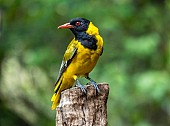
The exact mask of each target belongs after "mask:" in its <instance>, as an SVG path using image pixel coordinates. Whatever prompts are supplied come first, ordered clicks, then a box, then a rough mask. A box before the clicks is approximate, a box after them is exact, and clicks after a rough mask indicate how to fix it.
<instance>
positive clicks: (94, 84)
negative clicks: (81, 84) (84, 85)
mask: <svg viewBox="0 0 170 126" xmlns="http://www.w3.org/2000/svg"><path fill="white" fill-rule="evenodd" d="M86 79H88V80H89V81H90V82H91V84H92V85H93V87H94V88H95V90H96V93H97V94H99V93H100V89H99V87H98V86H97V83H96V82H95V81H94V80H93V79H91V78H90V77H89V76H87V77H86Z"/></svg>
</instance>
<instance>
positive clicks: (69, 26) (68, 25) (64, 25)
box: [58, 23, 74, 28]
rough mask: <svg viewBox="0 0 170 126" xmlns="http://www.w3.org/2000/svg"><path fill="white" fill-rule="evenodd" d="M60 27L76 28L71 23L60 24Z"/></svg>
mask: <svg viewBox="0 0 170 126" xmlns="http://www.w3.org/2000/svg"><path fill="white" fill-rule="evenodd" d="M58 28H74V27H73V25H71V24H70V23H65V24H63V25H60V26H58Z"/></svg>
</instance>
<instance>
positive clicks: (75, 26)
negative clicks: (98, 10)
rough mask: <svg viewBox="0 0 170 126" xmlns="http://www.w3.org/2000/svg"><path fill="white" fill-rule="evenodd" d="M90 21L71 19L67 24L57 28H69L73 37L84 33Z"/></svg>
mask: <svg viewBox="0 0 170 126" xmlns="http://www.w3.org/2000/svg"><path fill="white" fill-rule="evenodd" d="M89 24H90V21H89V20H87V19H85V18H73V19H71V20H70V22H69V23H66V24H64V25H61V26H59V27H58V28H69V29H70V30H71V31H72V32H73V34H74V35H77V34H78V33H80V32H85V31H86V30H87V29H88V26H89Z"/></svg>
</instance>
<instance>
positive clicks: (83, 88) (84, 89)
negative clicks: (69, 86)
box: [76, 80, 87, 94]
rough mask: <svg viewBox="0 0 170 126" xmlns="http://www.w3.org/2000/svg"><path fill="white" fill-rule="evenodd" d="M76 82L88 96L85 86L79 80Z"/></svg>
mask: <svg viewBox="0 0 170 126" xmlns="http://www.w3.org/2000/svg"><path fill="white" fill-rule="evenodd" d="M76 82H77V84H76V86H77V87H79V88H80V89H81V91H82V92H83V93H85V94H86V93H87V91H86V88H85V86H83V85H82V84H81V83H80V82H79V81H78V80H76Z"/></svg>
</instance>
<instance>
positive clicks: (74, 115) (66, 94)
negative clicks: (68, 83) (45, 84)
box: [56, 83, 109, 126]
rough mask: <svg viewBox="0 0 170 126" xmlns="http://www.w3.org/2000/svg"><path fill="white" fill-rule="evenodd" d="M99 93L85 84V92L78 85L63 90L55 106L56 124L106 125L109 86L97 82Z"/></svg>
mask: <svg viewBox="0 0 170 126" xmlns="http://www.w3.org/2000/svg"><path fill="white" fill-rule="evenodd" d="M98 87H99V89H100V93H99V94H96V90H95V89H94V87H93V86H92V85H87V86H86V89H87V94H84V93H83V92H82V91H81V89H80V88H79V87H74V88H71V89H67V90H64V91H63V92H62V93H61V100H60V105H59V106H58V107H57V108H56V126H106V125H107V107H106V104H107V98H108V94H109V86H108V84H106V83H102V84H98Z"/></svg>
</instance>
